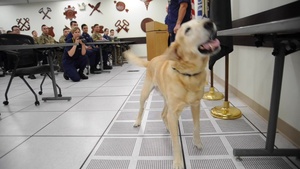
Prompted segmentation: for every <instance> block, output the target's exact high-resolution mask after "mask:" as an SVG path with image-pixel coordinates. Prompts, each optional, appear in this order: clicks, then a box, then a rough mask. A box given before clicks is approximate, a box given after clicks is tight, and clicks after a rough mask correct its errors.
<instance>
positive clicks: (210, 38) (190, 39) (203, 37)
mask: <svg viewBox="0 0 300 169" xmlns="http://www.w3.org/2000/svg"><path fill="white" fill-rule="evenodd" d="M216 36H217V28H216V25H215V24H214V23H213V22H212V21H211V20H209V19H206V18H205V19H201V20H196V19H193V20H191V21H189V22H186V23H184V24H182V25H181V28H180V29H179V30H178V32H177V34H176V39H175V41H176V42H177V43H179V45H180V46H185V47H186V48H190V49H191V50H192V51H193V52H199V54H201V55H203V56H205V55H206V56H207V55H213V54H216V53H217V52H219V51H220V49H221V48H220V42H219V40H218V39H216Z"/></svg>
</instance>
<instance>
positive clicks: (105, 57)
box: [92, 24, 112, 69]
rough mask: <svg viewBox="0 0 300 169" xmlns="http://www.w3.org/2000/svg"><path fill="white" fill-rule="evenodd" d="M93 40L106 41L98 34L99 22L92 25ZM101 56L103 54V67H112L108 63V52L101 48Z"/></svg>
mask: <svg viewBox="0 0 300 169" xmlns="http://www.w3.org/2000/svg"><path fill="white" fill-rule="evenodd" d="M92 38H93V41H107V40H106V39H104V38H103V37H102V35H101V34H100V26H99V24H95V25H94V30H93V34H92ZM102 56H103V69H112V66H110V65H108V53H107V51H106V50H103V49H102Z"/></svg>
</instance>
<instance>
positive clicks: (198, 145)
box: [193, 139, 203, 149]
mask: <svg viewBox="0 0 300 169" xmlns="http://www.w3.org/2000/svg"><path fill="white" fill-rule="evenodd" d="M193 143H194V145H195V146H196V147H197V148H198V149H202V147H203V145H202V143H201V140H200V139H194V140H193Z"/></svg>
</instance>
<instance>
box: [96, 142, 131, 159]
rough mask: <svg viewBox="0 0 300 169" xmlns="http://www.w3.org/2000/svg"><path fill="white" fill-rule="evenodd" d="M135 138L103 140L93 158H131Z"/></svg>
mask: <svg viewBox="0 0 300 169" xmlns="http://www.w3.org/2000/svg"><path fill="white" fill-rule="evenodd" d="M135 143H136V138H104V140H103V142H102V143H101V144H100V146H99V148H98V150H97V151H96V153H95V156H132V153H133V149H134V146H135Z"/></svg>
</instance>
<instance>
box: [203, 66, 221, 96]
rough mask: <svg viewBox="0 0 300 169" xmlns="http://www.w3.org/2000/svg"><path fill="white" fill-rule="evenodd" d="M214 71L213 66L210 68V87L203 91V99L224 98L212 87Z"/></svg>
mask: <svg viewBox="0 0 300 169" xmlns="http://www.w3.org/2000/svg"><path fill="white" fill-rule="evenodd" d="M213 76H214V73H213V68H211V70H210V88H209V92H206V93H204V95H203V99H205V100H221V99H223V98H224V95H223V93H221V92H217V91H215V87H214V77H213Z"/></svg>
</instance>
